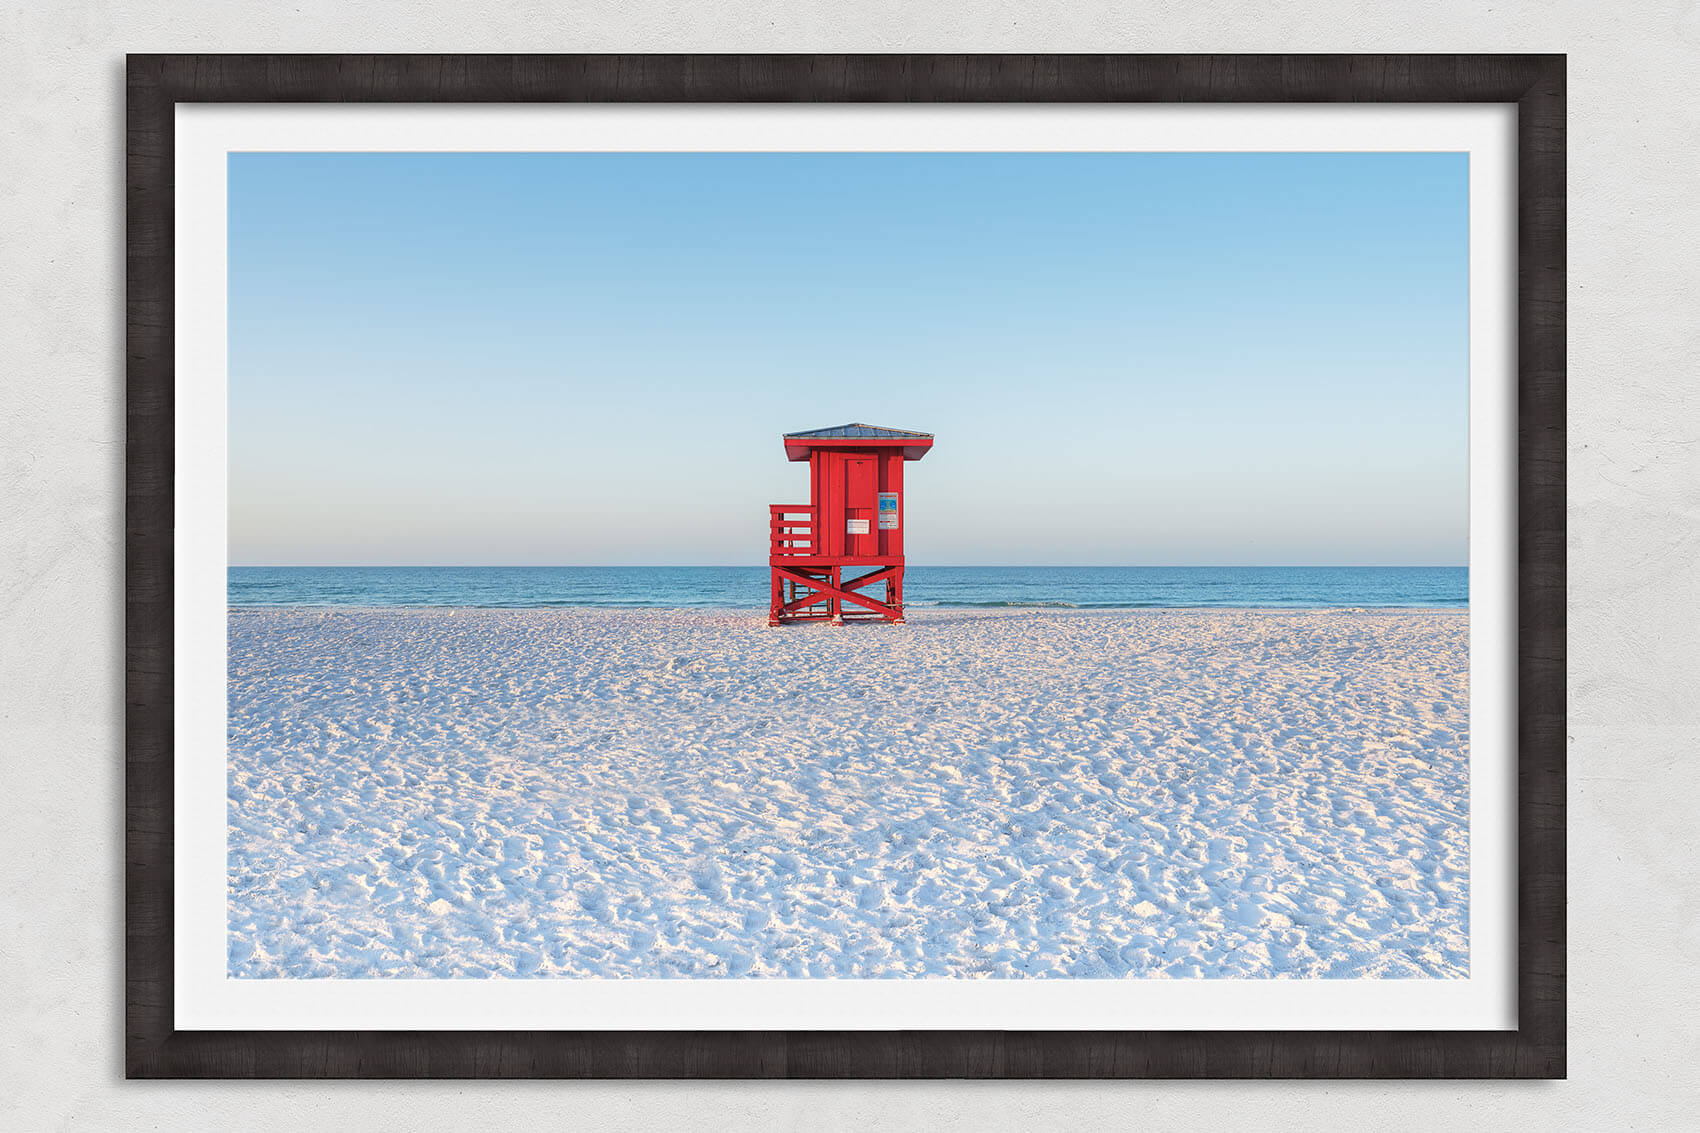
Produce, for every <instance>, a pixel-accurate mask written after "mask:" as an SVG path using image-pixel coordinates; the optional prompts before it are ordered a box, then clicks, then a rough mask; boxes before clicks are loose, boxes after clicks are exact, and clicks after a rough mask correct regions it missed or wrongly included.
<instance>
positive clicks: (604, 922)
mask: <svg viewBox="0 0 1700 1133" xmlns="http://www.w3.org/2000/svg"><path fill="white" fill-rule="evenodd" d="M764 621H765V613H762V612H745V611H737V612H705V611H682V610H680V611H662V610H643V611H624V610H464V609H463V610H453V611H451V610H371V609H349V610H330V609H283V610H232V611H231V614H230V678H229V703H230V775H229V784H230V809H229V814H230V830H229V850H230V855H229V879H230V919H229V926H230V970H231V972H232V974H234V975H237V976H241V977H277V976H283V977H328V976H344V977H351V976H352V977H359V976H370V977H386V976H441V977H449V976H455V977H479V976H498V977H500V976H530V977H559V976H576V977H584V976H591V977H640V976H641V977H650V976H679V977H712V976H745V977H805V978H806V977H915V976H949V977H976V976H981V977H985V976H989V977H1065V976H1072V977H1098V978H1107V977H1200V976H1205V977H1214V976H1228V977H1364V976H1370V977H1376V976H1381V977H1461V976H1465V975H1467V974H1468V961H1469V947H1468V936H1469V916H1468V913H1469V910H1468V893H1469V888H1468V857H1469V853H1468V851H1469V847H1468V798H1469V792H1468V770H1469V767H1468V760H1469V749H1468V718H1469V713H1468V688H1469V685H1468V620H1467V615H1465V614H1464V613H1462V612H1444V611H1389V612H1374V611H1295V612H1281V611H1268V610H1260V611H1231V610H1230V611H1205V610H1139V611H1129V610H1119V611H1070V610H1043V611H1039V610H987V611H968V610H949V611H946V610H931V611H921V612H916V613H914V614H913V615H912V617H911V621H910V622H909V624H908V625H905V626H883V625H859V626H847V627H843V628H833V627H828V626H821V625H812V626H797V627H788V628H784V629H768V628H767V627H766V626H765V624H764Z"/></svg>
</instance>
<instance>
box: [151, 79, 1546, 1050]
mask: <svg viewBox="0 0 1700 1133" xmlns="http://www.w3.org/2000/svg"><path fill="white" fill-rule="evenodd" d="M1564 97H1565V87H1564V60H1563V58H1562V57H1559V56H1374V57H1371V56H1025V57H1014V56H949V57H947V56H830V57H829V56H668V57H661V56H526V55H515V56H175V55H173V56H132V57H131V59H130V61H129V71H128V141H129V164H128V235H127V249H128V381H129V402H128V406H129V409H128V412H129V417H128V438H129V447H128V497H127V499H128V509H127V522H126V540H127V561H128V577H127V638H128V651H127V656H128V676H127V680H128V698H127V708H128V714H127V736H128V780H127V792H128V808H127V824H128V825H127V841H126V846H127V861H126V867H127V879H128V880H127V944H128V948H127V958H126V963H127V997H128V1002H127V1020H128V1031H127V1036H126V1040H127V1041H126V1050H127V1068H128V1073H129V1075H130V1076H132V1077H815V1078H833V1077H1415V1078H1422V1077H1529V1078H1542V1077H1547V1078H1550V1077H1562V1076H1563V1074H1564V1072H1565V1061H1564V1049H1565V1043H1564V970H1565V969H1564V892H1565V841H1564V837H1565V835H1564V731H1563V729H1564V709H1565V686H1564V658H1565V625H1564V617H1565V607H1564V595H1565V560H1564V554H1565V550H1564V546H1565V544H1564V524H1565V517H1564V491H1565V487H1564V485H1565V474H1564V404H1565V399H1564V374H1565V357H1564V343H1565V335H1564V310H1565V307H1564V302H1565V294H1564V279H1565V261H1564V223H1565V141H1564V139H1565V132H1564V123H1565V110H1564Z"/></svg>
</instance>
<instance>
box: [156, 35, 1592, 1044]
mask: <svg viewBox="0 0 1700 1133" xmlns="http://www.w3.org/2000/svg"><path fill="white" fill-rule="evenodd" d="M127 85H128V98H127V108H126V112H127V131H128V133H127V138H128V145H127V168H126V215H127V223H128V233H127V250H128V257H127V259H128V262H127V276H126V283H127V328H126V330H127V347H128V348H127V358H126V367H127V373H128V383H129V389H128V418H127V422H128V451H127V458H126V468H127V487H126V513H125V552H126V563H127V566H126V580H125V632H126V649H125V665H126V700H125V704H126V720H125V739H126V749H127V755H126V760H127V779H126V832H125V916H126V931H125V941H126V956H125V965H126V984H125V986H126V1012H125V1054H126V1057H125V1065H126V1071H127V1074H128V1076H129V1077H132V1078H311V1077H335V1078H372V1077H379V1078H381V1077H395V1078H460V1077H492V1078H526V1077H559V1078H918V1077H964V1078H1092V1077H1103V1078H1120V1077H1165V1078H1195V1077H1209V1078H1275V1077H1357V1078H1556V1077H1563V1076H1564V1074H1565V809H1564V808H1565V739H1564V725H1565V513H1564V507H1565V447H1564V446H1565V59H1564V57H1563V56H1561V55H1382V56H1368V55H1320V56H1318V55H1306V56H1300V55H1221V56H1212V55H1181V56H1163V55H1066V56H1064V55H1028V56H1018V55H952V56H944V55H928V56H919V55H834V56H822V55H712V56H705V55H673V56H662V55H624V56H622V55H580V56H572V55H477V56H471V55H452V56H429V55H362V56H340V55H135V56H131V57H130V59H129V62H128V84H127ZM191 102H401V103H411V102H417V103H444V102H448V103H454V102H991V103H997V102H1005V103H1039V102H1075V103H1093V102H1202V103H1213V102H1214V103H1221V102H1230V103H1232V102H1266V103H1317V102H1371V103H1457V102H1492V103H1511V104H1515V106H1516V108H1517V272H1518V294H1517V336H1516V342H1517V352H1518V355H1517V375H1518V378H1517V381H1518V397H1517V407H1518V425H1517V436H1518V443H1517V483H1518V486H1517V507H1518V520H1517V524H1518V531H1517V555H1518V560H1517V579H1518V582H1517V586H1518V591H1517V634H1518V638H1517V645H1516V651H1517V698H1518V703H1517V719H1518V729H1517V731H1518V750H1517V804H1516V805H1517V855H1518V860H1517V933H1518V938H1517V1017H1518V1020H1519V1022H1518V1027H1517V1029H1516V1030H1515V1031H1439V1032H1437V1031H1407V1032H1399V1031H1350V1032H1348V1031H1173V1032H1155V1031H1115V1032H1054V1031H1029V1032H1015V1031H972V1032H971V1031H902V1032H899V1031H882V1032H874V1031H834V1032H828V1031H792V1032H731V1031H725V1032H722V1031H712V1032H653V1031H628V1032H610V1031H576V1032H569V1031H546V1032H539V1031H431V1032H417V1031H413V1032H375V1031H180V1030H177V1029H176V1028H175V1027H174V1024H173V1008H172V1003H173V970H172V958H173V921H172V909H173V882H172V870H173V840H174V818H173V803H172V782H173V780H172V776H173V749H172V730H173V688H172V658H173V636H172V635H173V629H172V616H173V607H172V571H173V550H172V525H173V500H172V492H173V475H174V445H175V435H174V424H173V411H174V405H175V391H174V366H173V348H174V341H175V339H174V329H173V322H174V309H173V284H174V270H175V269H174V256H173V239H174V229H173V200H174V183H173V153H174V141H173V138H174V131H173V114H174V110H175V107H176V106H177V104H179V103H191Z"/></svg>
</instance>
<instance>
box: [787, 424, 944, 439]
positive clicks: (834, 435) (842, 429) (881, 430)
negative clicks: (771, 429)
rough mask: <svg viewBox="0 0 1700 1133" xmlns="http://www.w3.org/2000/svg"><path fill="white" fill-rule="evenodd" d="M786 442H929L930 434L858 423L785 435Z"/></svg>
mask: <svg viewBox="0 0 1700 1133" xmlns="http://www.w3.org/2000/svg"><path fill="white" fill-rule="evenodd" d="M785 439H786V440H788V441H789V440H823V441H824V440H845V439H858V440H923V439H925V440H930V439H932V434H931V433H917V432H915V431H914V430H913V429H888V428H886V427H885V426H883V425H864V424H862V423H861V422H860V421H857V422H854V423H852V424H849V425H833V426H832V427H831V428H827V429H806V430H804V431H803V432H800V433H786V434H785Z"/></svg>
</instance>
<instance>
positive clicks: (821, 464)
mask: <svg viewBox="0 0 1700 1133" xmlns="http://www.w3.org/2000/svg"><path fill="white" fill-rule="evenodd" d="M932 447H933V435H932V434H931V433H916V432H912V431H910V430H908V429H885V428H880V427H879V426H876V425H861V424H856V425H838V426H835V427H834V428H831V429H811V430H809V431H808V432H803V433H786V434H785V456H786V459H788V460H793V461H804V460H806V461H808V462H809V502H808V504H807V505H804V504H770V505H768V511H769V513H770V514H769V520H770V522H769V531H770V533H771V545H770V548H769V551H768V560H767V561H768V565H769V566H770V567H772V568H773V604H772V606H771V607H770V608H769V611H768V615H767V624H768V625H770V626H776V625H786V624H789V623H791V622H805V621H829V622H833V623H835V624H837V623H842V622H844V621H887V622H901V621H902V620H903V515H904V510H903V462H904V461H906V460H920V459H921V458H922V457H923V456H926V455H927V450H928V449H930V448H932ZM858 567H867V568H869V569H867V570H865V571H862V572H861V573H857V570H856V568H858ZM846 568H850V569H848V570H846ZM846 575H849V577H846ZM880 583H884V584H885V599H884V601H881V600H880V599H878V598H875V597H873V596H872V595H869V594H863V593H861V591H862V590H864V589H865V588H867V587H870V586H876V585H878V584H880Z"/></svg>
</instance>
